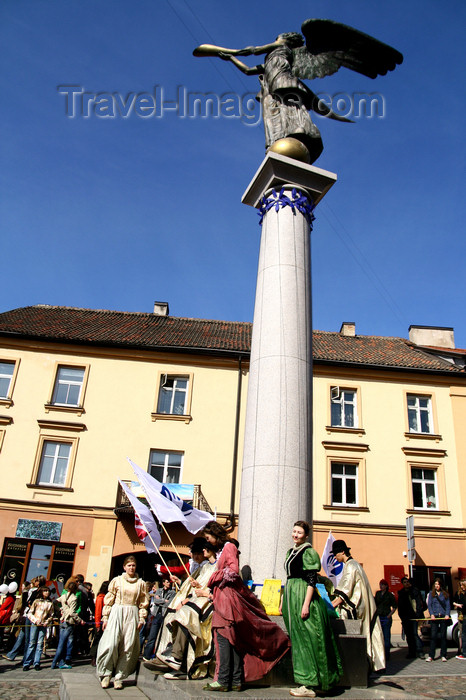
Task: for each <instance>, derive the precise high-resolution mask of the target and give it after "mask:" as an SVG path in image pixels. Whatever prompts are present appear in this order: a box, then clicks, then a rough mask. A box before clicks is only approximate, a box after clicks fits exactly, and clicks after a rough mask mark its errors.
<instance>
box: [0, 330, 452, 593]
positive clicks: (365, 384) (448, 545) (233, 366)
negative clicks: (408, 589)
mask: <svg viewBox="0 0 466 700" xmlns="http://www.w3.org/2000/svg"><path fill="white" fill-rule="evenodd" d="M3 344H4V347H3V349H2V353H1V355H2V359H8V358H11V359H15V360H18V359H19V360H20V365H19V369H18V372H17V376H16V381H15V386H14V391H13V396H12V399H13V402H12V404H11V405H9V404H7V403H5V402H3V404H2V405H0V542H1V539H2V538H3V537H14V533H15V532H16V524H17V521H18V518H19V517H22V518H28V519H32V520H35V519H36V520H50V521H58V522H62V523H63V529H62V538H61V541H62V542H74V543H75V544H76V545H78V543H79V542H80V541H84V543H85V544H84V549H79V548H77V550H76V559H75V566H74V571H75V572H78V571H80V572H82V573H83V574H84V575H85V577H86V578H87V579H88V580H91V581H93V582H95V583H96V585H98V584H99V583H100V582H101V581H102V580H103V579H105V578H108V575H109V571H110V566H111V561H112V557H114V556H120V555H122V554H124V553H128V552H132V551H135V552H142V551H143V549H142V546H141V545H140V544H139V542H137V541H136V540H135V537H134V533H133V532H132V530H131V527H132V526H131V523H129V524H128V522H127V523H126V524H125V523H122V522H118V521H117V518H116V516H115V514H114V512H113V508H114V507H115V505H116V496H117V486H118V483H117V482H118V478H120V479H132V478H133V474H132V470H131V468H130V466H129V464H128V463H127V461H126V456H129V457H131V458H132V459H133V460H134V461H135V462H136V463H137V464H139V466H140V467H142V468H147V466H148V460H149V452H150V450H151V449H161V450H167V451H172V450H173V451H182V452H184V464H183V472H182V476H181V480H182V482H184V483H196V484H200V485H201V489H202V492H203V494H204V496H205V497H206V499H207V501H208V502H209V504H210V506H211V507H212V508H215V509H216V510H217V512H219V513H223V514H226V513H228V512H229V509H230V488H231V477H232V469H233V450H234V436H235V419H236V401H237V388H238V361H237V360H235V359H227V358H225V359H224V358H218V357H205V356H204V357H201V356H195V355H188V354H176V353H169V354H168V353H166V354H163V353H156V352H148V351H136V350H134V351H130V350H126V349H125V350H123V349H122V350H118V349H114V350H108V349H99V348H94V347H88V348H86V347H75V346H71V345H70V346H67V345H65V344H57V343H42V342H26V341H24V342H22V341H13V340H11V341H5V339H4V343H3ZM59 364H65V365H77V366H85V367H86V368H87V369H88V375H87V383H86V387H85V395H84V402H83V409H84V410H83V411H77V410H62V409H60V410H57V409H55V408H53V407H50V406H47V402H48V401H49V399H50V397H51V392H52V387H53V383H54V378H55V374H56V369H57V365H59ZM314 372H315V376H314V448H313V455H314V456H313V460H314V464H313V469H314V492H313V511H314V536H313V543H314V546H315V547H316V549H317V551H318V552H320V553H322V551H323V548H324V545H325V541H326V538H327V535H328V532H329V530H330V529H331V530H332V533H333V535H334V536H335V537H336V538H343V539H345V540H347V542H348V543H349V544H350V546H351V547H352V551H353V554H354V556H355V558H356V559H358V560H359V561H361V562H362V563H363V564H364V566H365V569H366V571H367V573H368V575H369V578H370V580H371V582H372V583H373V587H374V590H376V588H377V583H378V581H379V579H380V578H381V577H382V576H383V575H384V566H385V565H402V566H404V567H405V570H406V572H408V570H409V568H408V566H409V563H408V560H407V558H406V557H405V556H404V555H403V552H405V551H406V550H407V543H406V531H405V521H406V517H407V515H409V514H411V513H413V514H414V521H415V534H416V550H417V553H418V559H417V562H416V563H417V564H418V565H420V566H426V567H427V566H442V567H450V568H451V574H452V578H453V579H454V577H455V571H456V572H457V570H458V567H459V566H463V567H464V566H466V540H465V525H466V497H465V494H466V470H465V469H464V464H465V463H466V434H465V431H464V425H465V424H466V389H465V388H464V386H463V385H462V384H461V382H458V380H456V381H457V384H458V385H451V380H452V379H453V377H452V378H450V377H439V376H435V377H434V376H433V375H430V374H428V373H425V374H421V373H414V372H401V371H400V372H388V371H375V370H368V369H364V368H358V367H355V368H339V367H336V366H324V365H320V364H316V365H315V367H314ZM164 373H166V374H168V375H170V374H182V375H189V376H190V378H191V385H192V393H191V405H190V408H189V417H188V419H186V420H185V418H184V417H182V418H179V417H176V418H174V417H163V416H160V415H157V414H156V404H157V396H158V390H159V385H160V376H161V374H164ZM241 378H242V395H241V414H240V432H239V440H238V445H239V451H238V460H237V464H238V477H237V483H236V499H235V510H236V512H237V509H238V502H239V487H240V479H241V461H242V444H243V428H244V418H245V406H246V395H247V363H244V362H243V370H242V374H241ZM333 386H340V387H342V388H349V389H355V390H356V391H357V393H358V417H359V423H358V427H357V428H356V429H335V428H331V427H329V426H330V423H331V421H330V391H331V387H333ZM408 392H410V393H414V394H420V395H431V396H432V403H433V417H434V428H435V430H434V434H433V435H432V436H413V435H412V434H409V431H408V421H407V408H406V394H407V393H408ZM46 421H49V423H47V422H46ZM41 436H42V437H44V436H46V437H47V436H48V437H50V438H52V439H55V440H60V439H67V438H69V439H73V440H74V441H75V443H76V459H75V464H74V470H73V474H72V479H71V481H70V485H69V489H70V490H62V489H52V488H38V487H37V486H34V485H32V486H29V487H28V484H31V482H32V481H33V476H34V475H33V470H34V463H35V462H37V456H38V448H39V444H40V438H41ZM2 438H3V439H2ZM332 460H335V461H341V462H345V460H347V461H349V462H357V463H358V466H359V489H358V491H359V503H358V507H356V508H353V507H351V508H348V507H340V508H336V507H334V506H332V505H331V496H330V493H331V483H330V463H331V461H332ZM411 465H419V466H422V465H424V466H427V467H429V466H430V467H435V468H437V470H438V491H439V499H440V500H439V507H440V511H430V512H424V511H422V512H421V511H413V510H412V503H411V501H412V491H411V480H410V479H411V476H410V466H411ZM291 526H292V523H290V531H291ZM176 538H177V539H176V542H177V543H178V544H180V545H183V546H186V544H187V543H188V542H189V540H190V535H189V533H181V532H180V531H178V530H177V531H176ZM162 549H166V550H167V551H168V550H169V549H170V543H169V542H168V541H167V540H166V538H165V537H164V539H163V544H162ZM284 554H285V553H283V556H284Z"/></svg>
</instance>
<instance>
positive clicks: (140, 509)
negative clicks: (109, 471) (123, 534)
mask: <svg viewBox="0 0 466 700" xmlns="http://www.w3.org/2000/svg"><path fill="white" fill-rule="evenodd" d="M120 486H121V488H122V489H123V491H124V492H125V493H126V495H127V496H128V499H129V502H130V503H131V505H132V506H133V508H134V529H135V530H136V534H137V536H138V537H139V539H140V540H141V542H144V546H145V548H146V549H147V551H148V552H149V554H155V553H156V552H157V549H156V547H160V542H161V539H162V538H161V536H160V532H159V531H158V529H157V523H156V522H155V520H154V517H153V515H152V513H151V512H150V510H149V508H148V507H147V506H146V505H144V503H141V501H140V500H139V498H136V496H135V495H134V493H133V492H132V491H131V489H130V488H128V486H126V484H124V483H123V482H122V481H120ZM149 535H150V537H149ZM151 537H152V539H153V540H154V542H155V545H156V547H154V543H153V542H152V541H151Z"/></svg>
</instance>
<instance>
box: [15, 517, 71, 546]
mask: <svg viewBox="0 0 466 700" xmlns="http://www.w3.org/2000/svg"><path fill="white" fill-rule="evenodd" d="M62 525H63V524H62V523H56V522H53V521H48V520H25V519H24V518H19V519H18V525H17V527H16V537H24V538H30V539H33V540H51V541H52V542H59V541H60V535H61V529H62Z"/></svg>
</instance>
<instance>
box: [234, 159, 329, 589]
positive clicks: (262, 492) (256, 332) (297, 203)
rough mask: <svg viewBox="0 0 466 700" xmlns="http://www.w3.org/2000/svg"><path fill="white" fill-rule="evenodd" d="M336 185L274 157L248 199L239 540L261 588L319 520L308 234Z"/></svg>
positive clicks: (280, 572) (311, 169)
mask: <svg viewBox="0 0 466 700" xmlns="http://www.w3.org/2000/svg"><path fill="white" fill-rule="evenodd" d="M335 180H336V175H334V174H333V173H329V172H326V171H324V170H321V169H319V168H315V167H313V166H310V165H306V164H303V163H300V162H299V161H296V160H293V159H291V158H288V157H286V156H282V155H279V154H276V153H269V154H267V156H266V158H265V159H264V161H263V163H262V165H261V167H260V168H259V170H258V171H257V173H256V175H255V176H254V178H253V180H252V182H251V184H250V185H249V187H248V189H247V191H246V192H245V194H244V196H243V199H242V201H243V202H244V203H245V204H248V205H250V206H253V207H255V208H256V209H259V212H260V213H261V216H262V235H261V244H260V254H259V267H258V274H257V289H256V301H255V307H254V323H253V333H252V345H251V361H250V372H249V386H248V398H247V409H246V425H245V440H244V454H243V471H242V480H241V497H240V506H239V535H238V539H239V542H240V549H241V564H242V566H244V565H245V564H248V565H249V566H250V567H251V570H252V577H253V580H254V581H255V582H262V581H263V580H264V579H265V578H282V575H283V561H284V557H285V553H286V551H287V549H289V547H290V546H291V529H292V526H293V523H294V522H295V521H296V520H307V521H308V522H309V523H312V319H311V265H310V230H311V224H312V219H313V215H312V209H313V208H314V207H315V206H316V204H317V203H318V202H319V201H320V200H321V199H322V197H323V196H324V195H325V194H326V192H327V191H328V190H329V189H330V187H331V186H332V185H333V184H334V183H335Z"/></svg>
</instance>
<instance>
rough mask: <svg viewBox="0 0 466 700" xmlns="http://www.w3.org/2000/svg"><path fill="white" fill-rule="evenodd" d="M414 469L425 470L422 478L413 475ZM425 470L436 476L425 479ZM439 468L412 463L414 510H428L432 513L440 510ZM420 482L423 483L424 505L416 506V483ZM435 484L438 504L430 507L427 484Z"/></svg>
mask: <svg viewBox="0 0 466 700" xmlns="http://www.w3.org/2000/svg"><path fill="white" fill-rule="evenodd" d="M414 469H417V470H419V471H422V472H423V476H422V479H417V478H416V479H415V478H414V476H413V471H414ZM424 472H429V473H433V475H434V478H433V479H425V476H424ZM437 481H438V480H437V469H435V468H433V467H430V466H429V467H427V466H426V465H419V464H412V465H411V492H412V499H413V510H415V511H419V510H420V511H428V512H431V513H437V511H439V510H440V508H439V503H440V500H439V489H438V483H437ZM415 483H416V484H418V483H420V484H421V485H422V494H421V495H422V503H423V505H422V506H416V505H415V504H414V484H415ZM432 483H433V484H434V498H435V501H436V505H435V506H434V507H429V505H428V503H429V502H428V501H427V496H426V485H427V484H432Z"/></svg>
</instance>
